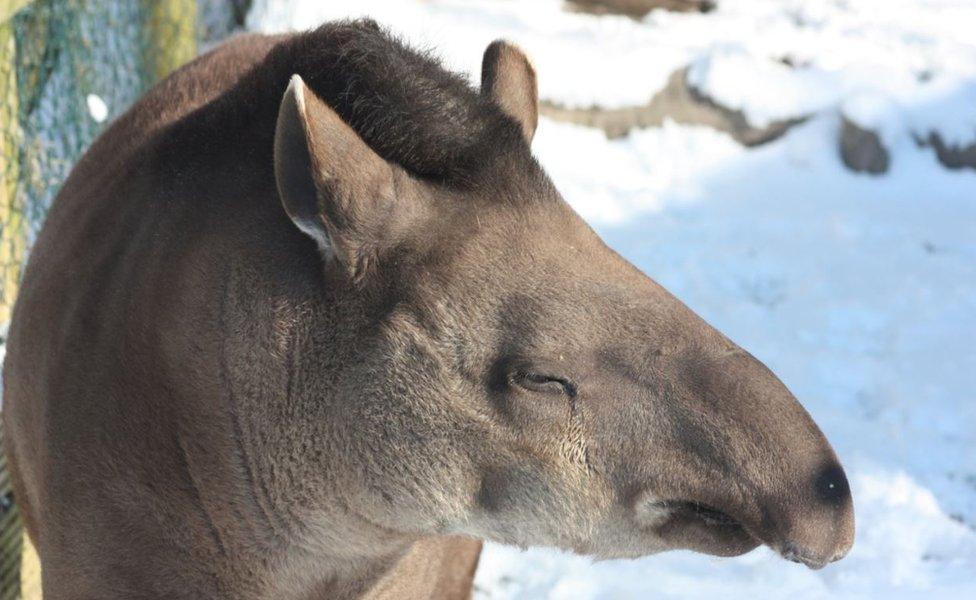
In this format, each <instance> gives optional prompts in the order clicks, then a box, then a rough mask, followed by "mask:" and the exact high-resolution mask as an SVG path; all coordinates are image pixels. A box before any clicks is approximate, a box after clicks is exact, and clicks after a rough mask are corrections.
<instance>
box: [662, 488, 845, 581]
mask: <svg viewBox="0 0 976 600" xmlns="http://www.w3.org/2000/svg"><path fill="white" fill-rule="evenodd" d="M648 507H649V508H650V509H652V510H656V511H660V512H661V513H663V514H666V515H667V516H666V517H664V518H663V520H662V521H661V522H660V523H659V524H658V525H656V526H655V527H654V530H655V531H656V532H657V533H658V534H659V535H661V536H662V537H665V538H670V539H681V540H682V542H683V545H684V546H685V547H686V548H688V549H689V550H694V551H696V552H703V553H705V554H712V555H715V556H738V555H740V554H745V553H746V552H749V551H750V550H752V549H754V548H756V547H757V546H760V545H762V544H767V545H768V546H769V547H770V548H772V549H773V550H774V551H775V552H776V553H777V554H779V555H780V556H782V557H783V558H785V559H786V560H789V561H792V562H795V563H800V564H802V565H806V566H807V567H810V568H811V569H821V568H823V567H824V566H826V565H827V564H828V563H830V562H833V561H835V560H838V559H840V558H841V557H843V556H844V554H846V550H844V551H841V552H838V553H836V554H834V555H833V556H830V557H827V558H824V557H819V556H815V555H813V554H812V553H809V552H805V551H804V550H803V549H802V548H801V547H800V546H798V545H796V544H794V543H792V542H789V541H785V542H784V541H779V542H777V541H774V540H770V539H761V538H760V537H758V536H757V535H756V534H754V533H752V532H750V530H749V528H748V527H747V526H746V525H744V524H743V523H742V522H741V521H739V520H737V519H736V518H735V517H733V516H731V515H730V514H728V513H726V512H723V511H721V510H718V509H717V508H714V507H712V506H709V505H706V504H702V503H701V502H696V501H692V500H662V501H656V502H653V503H651V504H649V505H648Z"/></svg>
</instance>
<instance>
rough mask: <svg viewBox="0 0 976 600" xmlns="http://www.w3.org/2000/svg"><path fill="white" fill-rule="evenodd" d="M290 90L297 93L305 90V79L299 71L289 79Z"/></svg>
mask: <svg viewBox="0 0 976 600" xmlns="http://www.w3.org/2000/svg"><path fill="white" fill-rule="evenodd" d="M287 91H288V92H291V93H296V92H303V91H305V80H303V79H302V76H301V75H299V74H298V73H295V74H294V75H292V76H291V77H290V78H289V79H288V89H287Z"/></svg>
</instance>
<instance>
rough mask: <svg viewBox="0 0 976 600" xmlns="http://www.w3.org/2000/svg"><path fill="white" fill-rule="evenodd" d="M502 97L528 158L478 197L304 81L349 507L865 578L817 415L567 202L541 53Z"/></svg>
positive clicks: (331, 375)
mask: <svg viewBox="0 0 976 600" xmlns="http://www.w3.org/2000/svg"><path fill="white" fill-rule="evenodd" d="M481 94H482V98H483V99H485V100H487V101H490V102H491V103H492V105H493V108H492V110H496V111H498V113H499V116H500V117H501V119H500V122H502V123H503V125H504V127H503V129H504V130H502V131H499V132H498V135H499V136H500V138H505V136H508V137H510V138H512V137H513V138H517V142H516V143H514V144H510V145H508V146H505V145H504V144H502V143H501V142H499V147H500V150H499V151H498V152H495V153H494V154H490V155H486V156H485V158H484V164H482V165H479V166H478V167H477V168H476V169H474V171H473V172H474V174H473V175H471V176H470V177H468V178H466V179H465V181H463V182H462V183H457V184H446V183H443V182H436V181H431V180H429V179H422V178H418V177H416V176H414V175H411V174H410V173H408V172H407V171H406V170H404V169H403V168H401V167H400V166H398V165H396V164H394V163H391V162H388V161H386V160H384V159H383V158H381V157H380V156H379V155H378V154H377V153H376V152H375V151H374V150H373V149H371V147H370V146H369V145H367V144H366V143H365V142H364V141H363V140H362V139H361V138H360V137H359V136H358V135H357V133H356V132H355V131H354V130H353V129H352V128H351V127H349V126H348V125H347V124H346V123H345V122H344V121H343V120H342V119H341V118H340V117H339V116H338V115H337V114H336V113H335V112H334V111H333V110H332V109H331V108H330V107H329V106H328V105H327V104H326V103H325V102H324V101H322V100H321V99H320V98H319V97H318V96H317V95H316V94H315V93H314V92H313V91H312V90H311V89H310V88H309V87H307V86H306V85H305V84H304V83H303V81H302V80H301V79H300V78H298V77H297V76H296V77H294V78H293V79H292V81H291V84H290V86H289V87H288V90H287V92H286V93H285V96H284V99H283V101H282V104H281V108H280V112H279V116H278V124H277V133H276V139H275V173H276V178H277V182H278V190H279V194H280V196H281V200H282V204H283V206H284V209H285V211H286V212H287V213H288V215H289V216H290V217H291V219H292V221H294V223H295V225H296V226H297V227H298V228H299V229H300V230H301V231H302V232H304V233H305V234H307V235H309V236H311V237H312V238H314V239H315V240H316V242H317V243H318V247H319V252H320V253H321V254H322V260H323V263H324V264H323V270H322V278H323V281H325V285H324V286H323V289H326V290H328V293H329V294H331V297H332V300H331V302H333V303H334V312H335V314H337V315H339V316H338V317H336V319H335V321H333V322H339V323H340V325H339V326H338V327H339V328H340V329H341V331H342V333H335V334H334V335H332V336H331V337H330V336H329V335H319V336H318V338H316V334H315V332H312V334H311V338H312V339H318V340H319V341H317V342H316V343H317V344H318V345H319V346H321V347H322V348H323V349H322V353H323V354H329V353H328V352H326V350H325V349H324V347H326V346H332V347H333V349H334V348H340V347H341V359H338V360H337V359H332V360H331V362H329V364H324V363H323V362H321V361H320V362H316V359H314V357H306V360H304V361H303V363H302V364H303V367H302V368H303V369H304V372H305V375H304V377H305V378H306V379H310V380H313V381H314V380H317V381H318V383H319V385H308V386H306V388H307V390H309V392H308V397H307V398H305V399H304V401H305V402H307V403H308V404H309V405H310V406H314V407H315V410H316V411H319V413H320V414H321V419H322V421H323V422H328V423H329V427H331V430H330V431H331V433H329V434H328V437H329V438H330V439H329V440H328V442H325V441H323V442H322V443H323V444H326V443H327V445H328V447H329V452H327V453H325V454H327V457H328V458H327V460H328V461H329V465H328V466H327V467H326V466H323V469H326V470H328V471H329V472H330V473H333V474H334V475H332V477H333V480H331V484H330V485H331V486H332V488H333V490H339V491H340V492H341V494H342V495H343V498H344V503H345V505H346V506H347V507H352V509H354V512H355V513H356V514H357V515H359V517H361V518H362V520H363V521H364V522H367V523H370V524H371V526H375V527H377V528H379V529H380V530H382V531H383V532H385V533H384V535H393V534H391V533H390V532H396V534H403V535H405V536H423V535H431V534H439V533H444V534H447V533H464V534H469V535H473V536H477V537H483V538H487V539H491V540H495V541H500V542H504V543H511V544H517V545H522V546H530V545H548V546H557V547H561V548H567V549H571V550H574V551H576V552H580V553H585V554H590V555H594V556H599V557H603V558H608V557H633V556H640V555H645V554H650V553H654V552H658V551H662V550H668V549H676V548H687V549H693V550H697V551H700V552H706V553H710V554H717V555H736V554H740V553H743V552H746V551H748V550H750V549H752V548H754V547H756V546H757V545H759V544H767V545H768V546H770V547H771V548H773V549H775V550H776V551H777V552H779V553H780V554H781V555H783V556H784V557H786V558H789V559H791V560H795V561H798V562H802V563H805V564H807V565H809V566H811V567H815V568H817V567H822V566H823V565H825V564H826V563H828V562H830V561H832V560H836V559H838V558H840V557H842V556H843V555H844V554H845V553H846V552H847V551H848V549H849V548H850V547H851V544H852V539H853V533H854V517H853V508H852V502H851V496H850V491H849V488H848V484H847V480H846V477H845V475H844V471H843V469H842V468H841V466H840V464H839V463H838V460H837V457H836V456H835V454H834V452H833V450H832V449H831V447H830V444H829V443H828V442H827V440H826V439H825V438H824V436H823V434H822V433H821V432H820V430H819V429H818V428H817V426H816V424H815V423H814V422H813V420H812V419H811V418H810V416H809V415H808V414H807V412H806V411H805V410H804V409H803V407H802V406H800V404H799V403H798V402H797V401H796V399H795V398H794V397H793V395H792V394H790V392H789V390H787V389H786V387H784V385H783V384H782V383H781V382H780V381H779V379H777V378H776V376H775V375H773V373H771V372H770V371H769V370H768V369H767V368H766V367H765V366H764V365H763V364H762V363H760V362H759V361H758V360H756V359H755V358H753V357H752V356H751V355H749V354H748V353H747V352H746V351H744V350H743V349H741V348H739V347H738V346H736V345H735V344H734V343H732V342H731V341H730V340H728V339H727V338H726V337H724V336H723V335H722V334H721V333H719V332H718V331H716V330H715V329H713V328H712V327H710V326H709V325H708V324H707V323H705V322H704V321H703V320H702V319H701V318H699V317H698V316H697V315H695V314H694V313H693V312H692V311H691V310H689V309H688V308H687V307H686V306H685V305H684V304H682V303H681V302H680V301H679V300H677V299H676V298H674V297H673V296H672V295H671V294H669V293H668V292H667V291H666V290H664V289H663V288H662V287H661V286H659V285H657V284H656V283H655V282H654V281H652V280H651V279H649V278H648V277H647V276H645V275H644V274H643V273H641V272H640V271H639V270H638V269H636V268H635V267H634V266H632V265H631V264H630V263H628V262H627V261H626V260H624V259H623V258H621V257H620V256H619V255H618V254H616V253H615V252H614V251H613V250H611V249H610V248H608V247H607V246H606V245H605V244H604V243H603V242H602V241H601V240H600V238H599V237H598V236H597V235H596V234H595V233H594V232H593V231H592V230H591V229H590V228H589V227H588V226H587V225H586V223H584V222H583V221H582V220H581V219H580V217H579V216H578V215H577V214H576V213H575V212H573V210H572V209H571V208H570V207H569V206H568V205H567V204H566V202H565V201H563V199H562V198H561V197H560V195H559V193H558V192H557V191H556V189H555V188H554V186H553V185H552V184H551V183H550V181H549V179H548V178H547V177H546V175H545V173H544V172H543V171H542V169H541V168H540V167H539V165H538V164H537V163H536V162H535V161H534V160H533V158H532V156H531V153H530V151H529V143H530V142H531V139H532V136H533V134H534V131H535V127H536V121H537V112H536V104H537V102H536V99H537V92H536V83H535V73H534V71H533V69H532V66H531V65H530V63H529V61H528V60H527V59H526V57H525V56H524V55H523V54H522V53H521V51H520V50H518V49H517V48H516V47H514V46H512V45H510V44H506V43H503V42H496V43H494V44H492V45H491V46H489V48H488V50H487V52H486V53H485V59H484V66H483V76H482V90H481ZM580 151H585V149H580ZM309 250H310V251H314V250H313V249H312V246H311V244H309ZM343 328H344V329H343ZM311 354H313V355H314V354H316V353H315V352H312V353H311ZM333 354H334V353H333ZM330 356H331V354H330ZM315 390H319V391H315ZM327 496H328V494H325V493H324V495H323V498H325V497H327Z"/></svg>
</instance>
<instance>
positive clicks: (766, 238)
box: [249, 0, 976, 600]
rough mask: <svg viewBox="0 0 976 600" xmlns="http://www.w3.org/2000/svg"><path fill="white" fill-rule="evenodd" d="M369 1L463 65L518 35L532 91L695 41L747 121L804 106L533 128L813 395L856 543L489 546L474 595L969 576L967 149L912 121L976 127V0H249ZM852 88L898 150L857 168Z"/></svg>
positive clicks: (679, 52)
mask: <svg viewBox="0 0 976 600" xmlns="http://www.w3.org/2000/svg"><path fill="white" fill-rule="evenodd" d="M361 14H370V15H372V16H374V17H375V18H377V19H378V20H380V21H381V22H383V23H385V24H387V25H389V26H391V27H393V28H395V29H396V30H398V31H400V32H402V33H403V34H405V35H406V36H407V37H408V38H409V39H412V40H415V41H417V42H418V43H421V44H424V45H430V46H434V47H436V48H439V49H440V51H441V54H442V55H443V56H444V57H445V59H446V61H447V62H448V64H450V65H452V66H453V67H455V68H457V69H459V70H464V71H467V72H470V73H474V74H476V73H477V68H478V65H479V62H480V58H481V51H482V50H483V48H484V46H485V45H487V43H488V42H489V41H491V40H492V39H494V38H496V37H507V38H509V39H512V40H514V41H516V42H519V43H520V44H522V45H523V46H524V47H525V48H526V49H527V50H528V51H529V52H530V53H531V54H532V55H534V58H535V60H536V65H537V68H538V70H539V76H540V85H541V90H542V94H543V96H544V97H545V98H548V99H551V100H557V101H560V102H563V103H566V104H570V105H582V106H588V105H590V104H599V105H603V106H622V105H633V104H642V103H644V102H646V101H647V99H648V98H650V97H651V96H652V95H653V93H654V92H655V91H656V90H657V89H659V88H660V87H661V86H663V84H664V81H665V79H666V78H667V76H668V74H669V73H671V72H672V71H674V70H675V69H677V68H679V67H682V66H684V65H693V69H692V75H691V77H692V79H693V82H694V83H695V84H696V85H698V86H700V87H701V88H702V89H703V90H704V91H706V92H707V93H708V94H709V95H710V96H712V97H713V98H716V99H719V100H721V101H722V102H723V103H725V104H727V105H729V106H734V107H738V108H741V109H742V110H743V111H744V112H745V113H746V115H747V116H748V117H749V118H750V120H752V121H753V122H754V123H757V124H761V123H763V122H766V121H769V120H775V119H779V118H783V117H789V116H796V115H806V114H812V115H813V116H812V118H811V119H810V120H809V121H808V122H806V123H805V124H804V125H802V126H799V127H796V128H794V129H792V130H791V131H790V132H789V133H788V134H787V135H786V136H785V137H783V138H781V139H780V140H778V141H776V142H774V143H772V144H768V145H765V146H762V147H759V148H755V149H746V148H743V147H741V146H739V145H738V144H736V143H735V142H734V141H732V140H731V139H730V138H729V137H727V136H725V135H724V134H721V133H718V132H715V131H713V130H710V129H705V128H696V127H689V126H680V125H676V124H672V123H666V124H665V126H664V127H661V128H656V129H647V130H641V131H634V132H632V133H631V134H630V135H629V136H628V137H626V138H624V139H620V140H615V141H609V140H607V139H606V137H605V136H604V135H603V133H602V132H600V131H596V130H591V129H585V128H582V127H577V126H572V125H567V124H559V123H554V122H551V121H547V120H543V121H542V123H541V125H540V128H539V132H538V134H537V137H536V141H535V144H534V149H535V151H536V153H537V154H538V156H539V158H540V159H541V161H542V162H543V163H544V164H545V166H546V167H547V168H548V170H549V172H550V174H551V175H552V177H553V179H554V180H555V182H556V184H557V185H558V186H559V188H560V189H561V190H562V192H563V194H564V195H565V197H566V199H567V200H568V201H569V202H570V203H571V204H572V205H573V206H574V207H575V208H576V209H577V210H578V211H579V212H580V213H581V214H582V215H583V216H584V217H585V218H586V219H587V220H588V221H589V222H590V223H592V224H593V225H594V227H596V229H597V230H598V231H599V232H600V233H601V234H602V235H603V236H604V237H605V239H606V240H607V241H608V242H609V243H610V245H612V246H613V247H615V248H616V249H617V250H619V251H620V252H621V253H622V254H623V255H624V256H626V257H627V258H629V259H630V260H632V261H633V262H634V263H635V264H637V265H638V266H639V267H641V268H642V269H644V270H645V271H646V272H647V273H648V274H649V275H650V276H652V277H654V278H655V279H657V280H658V281H659V282H660V283H662V284H663V285H664V286H666V287H667V288H669V289H670V290H671V291H672V292H674V293H675V294H676V295H677V296H679V297H680V298H682V299H683V300H684V301H685V302H687V303H688V304H689V305H690V306H691V307H692V308H693V309H695V310H696V311H698V312H699V313H700V314H701V315H703V316H704V317H705V318H706V319H708V320H709V321H710V322H711V323H712V324H714V325H715V326H717V327H718V328H719V329H720V330H722V331H723V332H725V333H726V334H728V335H729V336H730V337H731V338H732V339H734V340H736V341H737V342H738V343H740V344H741V345H742V346H744V347H745V348H747V349H748V350H750V351H751V352H752V353H754V354H755V355H757V356H758V357H759V358H760V359H762V360H763V361H764V362H766V363H767V364H768V365H769V366H770V367H771V368H772V369H773V370H774V371H775V372H776V373H777V374H779V375H780V377H781V378H782V379H783V380H784V381H785V382H786V384H787V385H788V386H789V387H790V388H791V389H792V390H793V391H794V392H795V393H796V395H797V396H798V397H799V398H800V399H801V401H802V402H803V403H804V404H805V406H806V407H807V408H808V409H809V410H810V412H811V413H812V414H813V416H814V418H815V419H816V420H817V422H818V423H819V424H820V425H821V427H822V428H823V429H824V431H825V433H826V434H827V436H828V438H830V440H831V441H832V443H833V444H834V446H835V448H836V449H837V451H838V453H839V454H840V456H841V458H842V460H843V461H844V464H845V466H846V467H847V471H848V474H849V476H850V478H851V483H852V486H853V491H854V498H855V508H856V514H857V526H858V533H857V540H856V543H855V546H854V549H853V551H852V552H851V553H850V555H849V556H848V557H847V558H846V559H844V560H843V561H841V562H839V563H836V564H833V565H831V566H828V567H827V568H825V569H823V570H821V571H817V572H814V571H810V570H807V569H806V568H804V567H801V566H798V565H794V564H792V563H787V562H785V561H783V560H782V559H780V558H778V557H777V556H775V555H774V554H773V553H772V552H770V551H768V550H765V549H759V550H756V551H754V552H752V553H750V554H748V555H746V556H744V557H739V558H733V559H716V558H710V557H705V556H700V555H695V554H691V553H669V554H663V555H658V556H652V557H648V558H644V559H641V560H637V561H610V562H604V563H592V562H591V561H590V560H589V559H586V558H581V557H576V556H571V555H567V554H562V553H557V552H553V551H549V550H544V549H531V550H528V551H522V550H517V549H512V548H506V547H501V546H496V545H489V546H488V547H487V548H486V551H485V553H484V554H483V558H482V563H481V567H480V569H479V571H478V576H477V586H478V596H479V597H480V598H483V599H492V600H496V599H504V598H559V599H570V598H573V599H583V598H587V599H589V598H593V599H596V598H644V597H680V598H684V597H711V598H738V597H743V596H745V595H747V594H751V595H758V596H759V597H763V598H767V597H796V598H821V597H822V598H828V597H829V598H875V597H883V598H888V599H892V598H916V597H925V598H963V597H969V598H976V171H974V170H962V171H949V170H947V169H945V168H944V167H942V166H941V165H940V164H939V163H938V162H937V161H936V159H935V157H934V155H933V153H932V152H931V151H930V150H925V149H920V148H918V147H916V146H915V144H914V142H912V141H911V136H910V134H912V133H923V132H925V131H929V130H936V131H939V132H940V133H941V134H942V135H943V136H944V138H945V139H948V140H954V141H956V142H957V143H960V144H963V143H969V142H972V141H973V140H974V139H976V34H974V33H973V32H974V31H976V2H974V1H965V0H955V1H954V0H835V1H830V2H827V1H823V2H813V1H807V2H802V1H799V0H767V1H762V0H724V1H720V2H719V9H718V10H717V11H715V12H713V13H709V14H704V15H698V14H694V15H690V14H686V15H676V14H670V13H661V12H655V13H652V14H651V15H649V16H648V17H647V18H645V19H644V20H643V21H640V22H638V21H633V20H629V19H626V18H622V17H593V16H588V15H581V14H571V13H567V12H564V11H562V10H561V4H560V2H558V1H556V0H540V1H535V2H526V1H522V2H513V1H503V0H470V1H460V0H427V1H424V2H415V1H407V0H387V1H381V0H366V1H359V2H351V1H332V2H328V3H324V2H316V1H313V0H287V1H283V2H272V1H271V0H257V1H256V2H255V5H254V8H253V10H252V13H251V15H250V19H249V23H250V26H251V28H253V29H259V30H267V31H278V30H284V29H294V28H307V27H311V26H314V25H316V24H318V23H320V22H321V21H323V20H327V19H330V18H336V17H341V16H354V15H361ZM784 58H788V59H789V61H790V62H792V63H793V64H795V65H799V67H797V68H794V69H791V68H788V67H786V66H785V65H783V64H782V63H780V62H778V61H779V60H780V59H784ZM842 110H844V111H846V112H848V113H850V114H848V116H852V117H853V118H855V119H856V120H858V121H861V122H863V121H872V124H875V125H877V126H878V127H879V129H880V130H881V131H882V133H883V137H884V138H885V140H886V143H887V144H888V145H889V146H890V150H891V152H892V158H893V160H892V167H891V170H890V172H889V173H887V174H886V175H884V176H881V177H872V176H864V175H855V174H852V173H851V172H849V171H847V170H846V169H845V168H844V167H843V165H842V164H841V162H840V160H839V158H838V154H837V147H838V134H839V130H840V126H839V122H840V113H841V111H842Z"/></svg>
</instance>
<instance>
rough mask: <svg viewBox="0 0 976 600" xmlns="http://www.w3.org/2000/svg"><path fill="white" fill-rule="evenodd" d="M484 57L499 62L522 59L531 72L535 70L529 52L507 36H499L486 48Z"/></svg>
mask: <svg viewBox="0 0 976 600" xmlns="http://www.w3.org/2000/svg"><path fill="white" fill-rule="evenodd" d="M484 58H485V61H486V62H489V61H490V62H492V63H497V62H500V61H509V60H512V59H517V60H519V61H521V62H522V63H523V64H524V65H525V66H526V67H528V69H529V70H530V71H531V72H533V73H534V72H535V65H534V64H533V63H532V59H531V58H529V55H528V53H527V52H526V51H525V50H524V49H523V48H522V47H521V46H519V45H518V44H516V43H515V42H513V41H511V40H506V39H505V38H498V39H497V40H495V41H493V42H492V43H490V44H488V47H487V48H485V54H484Z"/></svg>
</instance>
